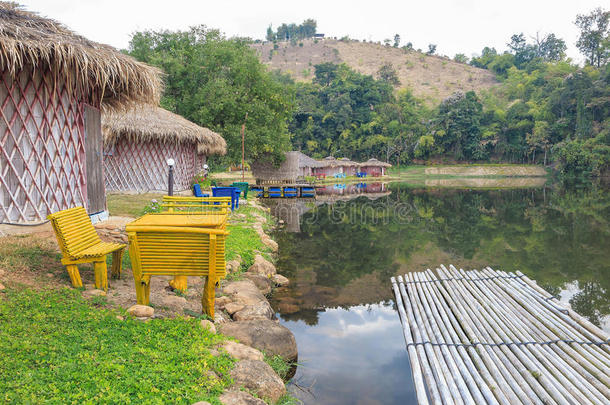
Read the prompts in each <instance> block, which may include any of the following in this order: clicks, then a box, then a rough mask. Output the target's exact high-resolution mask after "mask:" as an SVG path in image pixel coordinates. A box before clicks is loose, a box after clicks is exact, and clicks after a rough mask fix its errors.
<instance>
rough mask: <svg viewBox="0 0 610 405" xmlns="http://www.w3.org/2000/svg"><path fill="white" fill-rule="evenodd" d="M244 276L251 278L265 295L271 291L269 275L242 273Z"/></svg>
mask: <svg viewBox="0 0 610 405" xmlns="http://www.w3.org/2000/svg"><path fill="white" fill-rule="evenodd" d="M244 277H245V278H247V279H248V280H251V281H252V282H253V283H254V284H255V285H256V287H258V290H259V291H260V292H261V294H264V295H267V294H269V293H270V292H271V285H272V282H271V279H270V278H269V277H265V276H261V275H260V274H257V273H244Z"/></svg>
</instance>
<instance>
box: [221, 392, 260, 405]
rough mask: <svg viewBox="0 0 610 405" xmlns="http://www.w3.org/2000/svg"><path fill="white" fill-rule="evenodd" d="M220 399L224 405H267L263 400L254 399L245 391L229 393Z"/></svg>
mask: <svg viewBox="0 0 610 405" xmlns="http://www.w3.org/2000/svg"><path fill="white" fill-rule="evenodd" d="M218 399H219V400H220V402H221V403H222V404H223V405H267V404H266V403H265V401H263V400H262V399H258V398H254V397H253V396H252V395H250V394H248V393H247V392H245V391H228V392H225V393H224V394H222V395H221V396H220V397H218Z"/></svg>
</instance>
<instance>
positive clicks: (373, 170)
mask: <svg viewBox="0 0 610 405" xmlns="http://www.w3.org/2000/svg"><path fill="white" fill-rule="evenodd" d="M361 170H362V171H363V172H366V173H367V175H368V176H372V175H373V174H378V175H380V176H382V175H383V174H384V172H385V170H384V168H383V167H381V166H362V167H361Z"/></svg>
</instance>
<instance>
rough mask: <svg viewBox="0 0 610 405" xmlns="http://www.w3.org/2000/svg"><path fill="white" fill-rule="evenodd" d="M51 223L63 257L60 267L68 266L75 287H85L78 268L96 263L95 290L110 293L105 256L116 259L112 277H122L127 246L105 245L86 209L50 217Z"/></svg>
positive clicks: (76, 209)
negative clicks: (123, 258)
mask: <svg viewBox="0 0 610 405" xmlns="http://www.w3.org/2000/svg"><path fill="white" fill-rule="evenodd" d="M48 219H49V220H50V221H51V225H52V227H53V231H55V236H56V237H57V244H58V245H59V248H60V250H61V253H62V259H61V263H62V264H63V265H64V266H66V270H67V271H68V275H69V276H70V281H71V282H72V286H74V287H82V286H83V283H82V281H81V278H80V273H79V271H78V266H77V265H78V264H82V263H93V267H94V271H95V286H96V288H100V289H103V290H107V289H108V281H107V279H108V276H107V267H106V255H107V254H109V253H112V257H113V260H112V272H113V275H117V276H118V277H120V274H121V257H122V255H123V250H124V249H125V245H124V244H122V243H108V242H102V240H101V239H100V237H99V236H98V234H97V232H96V231H95V228H94V227H93V225H92V224H91V220H90V219H89V216H88V215H87V211H85V209H84V208H83V207H75V208H70V209H67V210H63V211H58V212H55V213H53V214H51V215H49V216H48Z"/></svg>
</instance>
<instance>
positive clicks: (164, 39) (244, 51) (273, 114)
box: [129, 26, 294, 162]
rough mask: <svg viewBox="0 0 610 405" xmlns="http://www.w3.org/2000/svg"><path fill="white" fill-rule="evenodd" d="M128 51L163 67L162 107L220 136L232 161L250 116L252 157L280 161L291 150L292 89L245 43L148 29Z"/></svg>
mask: <svg viewBox="0 0 610 405" xmlns="http://www.w3.org/2000/svg"><path fill="white" fill-rule="evenodd" d="M129 53H130V54H131V55H132V56H134V57H135V58H136V59H138V60H141V61H143V62H146V63H149V64H151V65H154V66H158V67H160V68H161V69H163V71H164V72H165V73H166V75H167V76H166V78H165V85H166V86H165V93H164V95H163V98H162V100H161V104H162V105H163V107H165V108H168V109H169V110H171V111H174V112H176V113H177V114H180V115H182V116H184V117H186V118H187V119H189V120H191V121H193V122H195V123H197V124H199V125H202V126H205V127H208V128H210V129H212V130H214V131H217V132H218V133H220V134H221V135H222V136H223V137H224V138H225V139H226V141H227V150H228V153H227V158H226V159H227V160H228V161H229V162H237V161H239V159H240V158H241V136H240V128H241V125H242V124H243V123H244V119H245V117H246V113H247V114H248V121H247V124H246V153H247V157H248V158H249V159H269V160H278V159H281V158H282V156H283V152H284V151H286V150H287V149H289V148H290V138H289V134H288V129H287V119H288V118H289V117H290V116H291V115H292V110H293V108H294V104H293V97H294V94H293V90H292V87H291V86H287V85H284V84H282V83H279V82H278V81H276V80H275V79H274V77H273V76H272V75H271V74H270V73H268V72H267V70H266V68H265V67H264V66H263V65H262V64H261V63H260V61H259V60H258V57H257V55H256V54H255V52H254V51H253V50H252V49H250V47H249V46H248V43H247V42H246V41H244V40H241V39H226V38H225V37H224V36H223V35H222V34H221V33H220V32H219V31H218V30H214V29H207V28H206V27H205V26H198V27H193V28H191V29H190V30H188V31H175V32H172V31H144V32H137V33H135V34H134V35H133V37H132V39H131V41H130V44H129Z"/></svg>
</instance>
